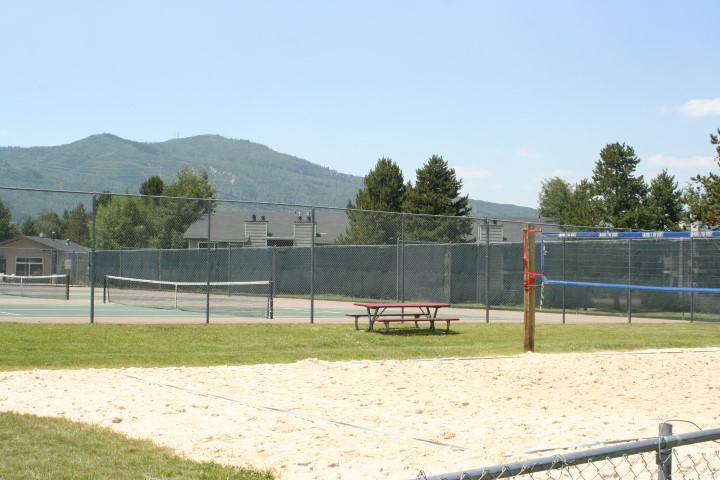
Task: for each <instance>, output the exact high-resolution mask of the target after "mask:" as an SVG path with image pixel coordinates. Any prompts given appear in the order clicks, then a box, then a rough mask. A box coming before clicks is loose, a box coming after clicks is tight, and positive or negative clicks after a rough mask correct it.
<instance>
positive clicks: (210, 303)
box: [103, 275, 273, 318]
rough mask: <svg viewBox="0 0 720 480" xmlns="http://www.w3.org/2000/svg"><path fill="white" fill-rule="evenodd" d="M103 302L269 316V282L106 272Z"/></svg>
mask: <svg viewBox="0 0 720 480" xmlns="http://www.w3.org/2000/svg"><path fill="white" fill-rule="evenodd" d="M103 303H119V304H121V305H129V306H137V307H146V308H160V309H168V310H183V311H188V312H205V311H206V309H208V308H209V309H210V312H213V313H215V314H221V315H232V316H237V317H262V318H273V288H272V282H269V281H253V282H209V283H208V282H170V281H162V280H148V279H141V278H127V277H116V276H112V275H106V276H105V280H104V282H103Z"/></svg>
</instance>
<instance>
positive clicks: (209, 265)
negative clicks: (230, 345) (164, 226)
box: [205, 198, 213, 324]
mask: <svg viewBox="0 0 720 480" xmlns="http://www.w3.org/2000/svg"><path fill="white" fill-rule="evenodd" d="M212 210H213V199H212V198H209V199H208V206H207V252H206V253H207V255H206V258H205V260H206V264H205V266H206V272H205V273H206V279H207V286H206V291H205V323H206V324H207V323H210V282H211V281H212V278H211V275H212V259H211V258H210V255H211V248H210V245H211V244H212V236H211V235H210V233H211V232H212V229H211V223H212Z"/></svg>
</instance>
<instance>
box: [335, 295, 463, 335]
mask: <svg viewBox="0 0 720 480" xmlns="http://www.w3.org/2000/svg"><path fill="white" fill-rule="evenodd" d="M355 305H356V306H358V307H363V308H365V309H366V313H348V314H347V316H349V317H354V318H355V330H358V319H359V318H361V317H364V316H367V318H368V331H370V332H372V331H373V330H374V325H375V322H381V323H384V324H385V331H387V330H388V324H390V323H393V322H407V321H412V322H415V326H418V322H422V321H426V322H430V330H435V322H446V323H447V329H446V332H449V331H450V322H453V321H458V320H460V319H459V318H446V317H438V315H437V314H438V310H440V309H441V308H445V307H449V306H450V304H449V303H439V302H358V303H355ZM398 310H399V311H398ZM388 311H391V312H390V313H387V312H388Z"/></svg>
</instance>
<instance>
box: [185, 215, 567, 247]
mask: <svg viewBox="0 0 720 480" xmlns="http://www.w3.org/2000/svg"><path fill="white" fill-rule="evenodd" d="M252 215H253V213H252V212H215V213H213V215H212V220H211V223H210V226H211V228H212V231H211V232H210V238H211V241H214V242H247V241H248V238H247V237H246V236H245V222H246V221H252ZM254 215H255V218H256V221H260V220H261V218H262V217H265V220H266V221H267V222H268V234H269V236H272V237H273V238H292V237H293V224H294V223H295V222H297V221H299V220H298V214H297V213H293V212H256V213H255V214H254ZM301 218H302V221H303V222H308V221H309V220H308V214H307V213H303V214H302V215H301ZM489 221H491V222H497V223H498V224H501V225H502V227H503V241H505V242H516V243H518V242H522V241H523V229H524V228H525V225H526V224H528V223H532V224H534V225H535V226H536V227H537V228H538V229H540V230H542V231H544V232H559V231H560V227H559V226H558V225H555V224H554V222H553V221H552V220H551V219H549V218H538V217H509V218H503V219H500V218H498V219H492V218H491V219H489ZM315 222H316V223H317V231H318V232H319V233H320V234H321V240H320V242H322V243H332V242H334V241H335V240H336V239H337V238H338V237H339V236H340V235H341V234H343V233H345V231H346V229H347V227H348V217H347V213H346V211H344V210H320V211H316V212H315ZM474 224H475V228H474V229H473V230H474V231H473V233H472V234H471V235H473V236H474V235H476V232H477V228H478V226H479V227H480V228H482V226H483V225H484V224H485V219H484V218H475V221H474ZM184 237H185V238H186V239H206V238H207V215H203V216H202V217H200V218H199V219H198V220H197V221H195V222H194V223H193V224H192V225H190V227H188V229H187V230H186V231H185V235H184Z"/></svg>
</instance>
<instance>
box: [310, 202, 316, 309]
mask: <svg viewBox="0 0 720 480" xmlns="http://www.w3.org/2000/svg"><path fill="white" fill-rule="evenodd" d="M310 225H311V228H312V234H311V235H310V323H315V228H316V227H315V207H312V208H311V209H310Z"/></svg>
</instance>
